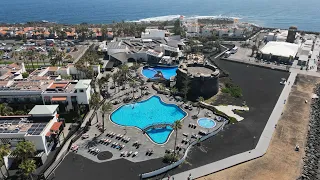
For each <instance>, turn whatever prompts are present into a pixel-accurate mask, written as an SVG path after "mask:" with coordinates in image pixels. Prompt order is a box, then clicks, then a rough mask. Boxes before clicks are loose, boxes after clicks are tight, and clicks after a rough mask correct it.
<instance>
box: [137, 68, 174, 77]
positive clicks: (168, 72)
mask: <svg viewBox="0 0 320 180" xmlns="http://www.w3.org/2000/svg"><path fill="white" fill-rule="evenodd" d="M177 69H178V67H153V68H146V69H143V70H142V74H143V75H144V76H145V77H147V78H150V79H152V78H154V75H156V74H157V72H158V71H161V72H162V74H163V77H164V78H165V79H170V78H171V77H173V76H175V75H177Z"/></svg>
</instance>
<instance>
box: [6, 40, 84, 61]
mask: <svg viewBox="0 0 320 180" xmlns="http://www.w3.org/2000/svg"><path fill="white" fill-rule="evenodd" d="M49 42H50V41H46V40H28V41H27V42H23V41H16V40H0V51H1V52H0V55H1V60H0V64H10V63H13V62H22V61H23V54H24V53H26V52H28V51H34V52H37V53H38V55H40V54H44V55H46V56H47V58H46V59H45V60H40V59H39V60H40V61H39V63H38V64H37V65H39V66H44V65H45V66H47V65H50V60H49V58H48V55H49V51H51V50H52V49H53V48H54V49H55V50H58V51H63V52H65V57H64V58H65V61H64V62H65V63H72V62H73V60H74V59H77V58H78V57H79V56H81V54H82V52H83V51H84V50H85V49H86V48H87V47H88V46H89V43H78V42H77V41H72V40H65V41H60V40H54V41H52V43H49Z"/></svg>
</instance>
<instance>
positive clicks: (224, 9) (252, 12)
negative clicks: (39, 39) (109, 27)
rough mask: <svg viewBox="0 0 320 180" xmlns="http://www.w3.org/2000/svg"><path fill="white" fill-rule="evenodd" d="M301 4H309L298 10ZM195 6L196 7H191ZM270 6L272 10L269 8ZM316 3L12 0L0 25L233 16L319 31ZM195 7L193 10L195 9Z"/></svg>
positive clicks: (292, 0)
mask: <svg viewBox="0 0 320 180" xmlns="http://www.w3.org/2000/svg"><path fill="white" fill-rule="evenodd" d="M305 4H313V6H308V9H305V10H301V7H304V5H305ZM195 5H196V6H195ZM271 5H272V8H270V6H271ZM318 5H320V1H316V0H306V1H303V2H301V1H298V0H282V1H277V0H256V1H254V2H252V1H250V0H233V1H232V2H225V1H221V0H203V1H202V2H201V3H199V2H197V1H195V0H185V1H183V2H180V1H172V0H163V1H161V2H159V1H156V0H148V1H147V0H136V1H133V0H120V1H111V0H92V1H85V0H70V1H68V2H65V1H63V0H56V1H49V0H45V1H43V0H42V1H40V0H31V1H24V0H12V1H5V2H2V6H3V7H6V8H2V9H0V17H2V18H1V19H0V22H1V23H10V24H11V23H26V22H34V21H42V20H46V21H49V22H56V23H59V24H80V23H83V22H86V23H89V24H110V23H112V22H114V21H115V22H121V21H130V22H141V21H148V20H160V21H161V20H166V19H169V20H170V19H172V18H176V17H178V16H180V15H183V16H186V17H187V18H188V17H233V18H237V19H240V21H241V22H249V23H253V24H256V25H259V26H262V27H270V28H271V27H272V28H282V29H287V28H289V27H290V26H297V27H298V29H299V30H305V31H316V32H318V31H320V19H319V18H317V16H316V15H317V14H318V8H317V7H318ZM195 7H196V8H195Z"/></svg>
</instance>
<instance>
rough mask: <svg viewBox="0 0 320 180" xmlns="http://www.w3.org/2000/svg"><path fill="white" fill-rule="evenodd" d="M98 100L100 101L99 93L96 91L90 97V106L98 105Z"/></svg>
mask: <svg viewBox="0 0 320 180" xmlns="http://www.w3.org/2000/svg"><path fill="white" fill-rule="evenodd" d="M99 102H100V95H99V94H98V93H94V94H93V95H92V96H91V99H90V106H92V107H96V106H98V105H99Z"/></svg>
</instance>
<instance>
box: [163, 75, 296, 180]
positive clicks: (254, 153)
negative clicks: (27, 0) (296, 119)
mask: <svg viewBox="0 0 320 180" xmlns="http://www.w3.org/2000/svg"><path fill="white" fill-rule="evenodd" d="M296 76H297V73H296V72H292V73H291V74H290V76H289V78H288V80H287V84H286V85H285V86H284V88H283V90H282V92H281V94H280V96H279V99H278V101H277V103H276V105H275V107H274V109H273V111H272V113H271V115H270V117H269V120H268V122H267V125H266V126H265V128H264V130H263V132H262V134H261V136H260V139H259V142H258V144H257V146H256V148H255V149H253V150H250V151H246V152H243V153H240V154H237V155H234V156H230V157H228V158H225V159H222V160H220V161H216V162H213V163H210V164H206V165H204V166H201V167H198V168H194V169H191V170H190V171H185V172H182V173H179V174H176V175H174V178H175V179H188V177H189V175H190V174H191V175H192V177H193V178H199V177H202V176H205V175H207V174H211V173H214V172H217V171H221V170H223V169H226V168H228V167H231V166H234V165H237V164H240V163H243V162H246V161H249V160H252V159H255V158H258V157H261V156H263V155H264V154H265V153H266V152H267V150H268V147H269V144H270V142H271V138H272V135H273V133H274V131H275V127H276V124H277V123H278V120H279V119H280V117H281V114H282V111H283V109H284V107H285V102H286V100H287V99H288V97H289V94H290V92H291V88H292V85H293V84H294V81H295V79H296ZM165 179H166V178H164V180H165Z"/></svg>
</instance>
